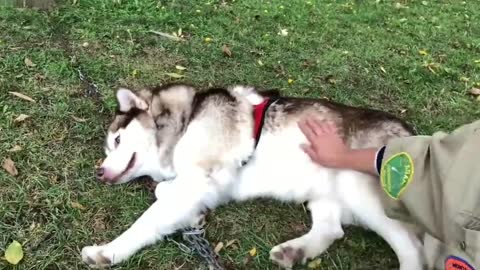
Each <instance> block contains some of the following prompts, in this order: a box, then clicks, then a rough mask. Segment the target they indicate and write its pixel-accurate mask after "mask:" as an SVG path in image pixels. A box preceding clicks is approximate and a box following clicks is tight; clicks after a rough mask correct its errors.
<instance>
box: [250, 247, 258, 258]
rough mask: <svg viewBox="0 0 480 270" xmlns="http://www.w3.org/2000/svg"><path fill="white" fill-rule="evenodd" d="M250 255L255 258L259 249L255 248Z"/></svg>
mask: <svg viewBox="0 0 480 270" xmlns="http://www.w3.org/2000/svg"><path fill="white" fill-rule="evenodd" d="M248 253H249V254H250V256H252V257H255V255H257V248H256V247H253V248H252V249H250V251H249V252H248Z"/></svg>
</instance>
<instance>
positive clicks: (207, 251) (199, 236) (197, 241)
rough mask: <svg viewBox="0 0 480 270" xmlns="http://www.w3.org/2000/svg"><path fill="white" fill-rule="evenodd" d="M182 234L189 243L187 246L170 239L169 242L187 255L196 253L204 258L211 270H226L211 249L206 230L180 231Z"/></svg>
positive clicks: (188, 229)
mask: <svg viewBox="0 0 480 270" xmlns="http://www.w3.org/2000/svg"><path fill="white" fill-rule="evenodd" d="M180 232H181V233H182V237H183V240H184V241H185V242H187V245H188V246H187V245H185V244H183V243H179V242H177V241H175V240H173V239H172V238H170V237H167V240H169V241H171V242H173V243H174V244H175V245H177V246H178V248H180V250H182V251H183V252H185V253H188V254H192V253H193V251H196V252H197V253H198V255H200V257H202V258H203V259H204V260H205V261H207V263H208V268H209V269H210V270H224V268H223V267H222V266H221V265H220V263H219V262H218V260H217V256H216V254H215V252H214V251H213V250H212V248H211V247H210V244H209V243H208V241H207V239H205V237H204V234H205V230H204V229H203V228H202V229H197V228H186V229H183V230H181V231H180Z"/></svg>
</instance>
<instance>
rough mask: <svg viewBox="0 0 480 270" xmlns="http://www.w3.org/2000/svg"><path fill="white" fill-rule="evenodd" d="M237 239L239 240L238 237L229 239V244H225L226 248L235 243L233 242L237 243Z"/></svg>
mask: <svg viewBox="0 0 480 270" xmlns="http://www.w3.org/2000/svg"><path fill="white" fill-rule="evenodd" d="M237 241H238V240H237V239H233V240H230V241H228V242H227V244H226V245H225V248H227V247H229V246H231V245H233V243H235V242H237Z"/></svg>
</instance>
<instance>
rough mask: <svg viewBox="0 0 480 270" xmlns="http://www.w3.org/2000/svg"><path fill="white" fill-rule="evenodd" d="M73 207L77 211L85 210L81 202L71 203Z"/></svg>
mask: <svg viewBox="0 0 480 270" xmlns="http://www.w3.org/2000/svg"><path fill="white" fill-rule="evenodd" d="M71 205H72V207H73V208H75V209H80V210H85V209H87V208H85V206H83V205H81V204H80V203H79V202H71Z"/></svg>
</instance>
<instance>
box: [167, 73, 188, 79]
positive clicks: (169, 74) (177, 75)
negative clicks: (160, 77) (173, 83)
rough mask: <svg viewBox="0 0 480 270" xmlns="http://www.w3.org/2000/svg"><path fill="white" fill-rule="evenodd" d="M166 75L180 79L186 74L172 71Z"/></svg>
mask: <svg viewBox="0 0 480 270" xmlns="http://www.w3.org/2000/svg"><path fill="white" fill-rule="evenodd" d="M165 74H166V75H168V76H170V77H172V78H176V79H180V78H183V77H185V75H182V74H178V73H174V72H171V73H165Z"/></svg>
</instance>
